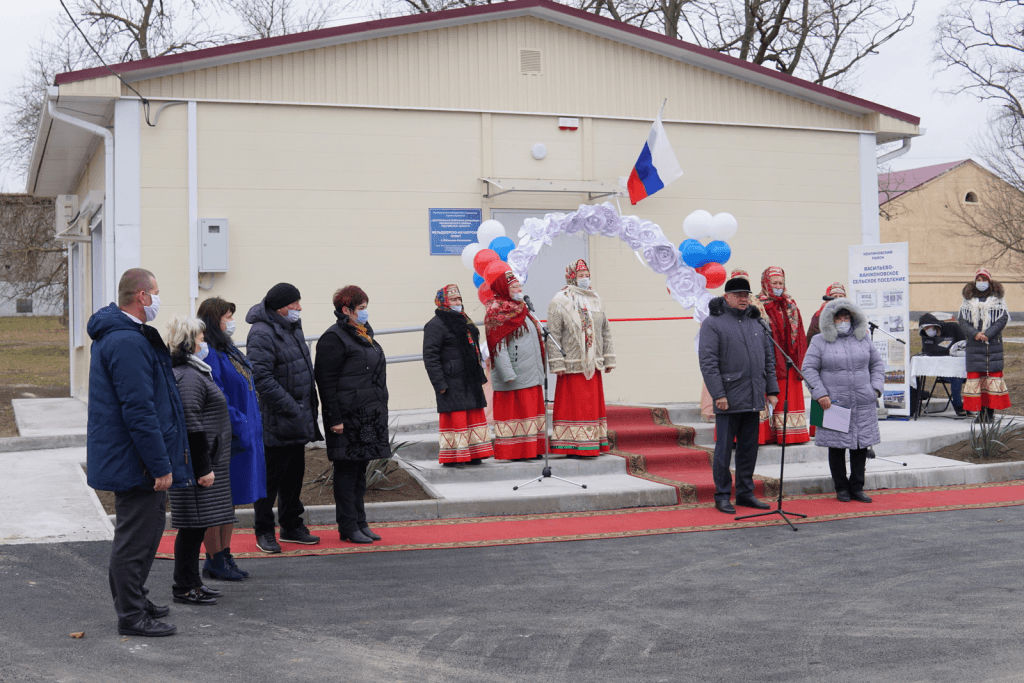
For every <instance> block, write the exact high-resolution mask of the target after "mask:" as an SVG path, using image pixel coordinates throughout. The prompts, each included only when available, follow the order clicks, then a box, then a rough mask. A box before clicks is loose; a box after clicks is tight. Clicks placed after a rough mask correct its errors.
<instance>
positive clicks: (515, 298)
mask: <svg viewBox="0 0 1024 683" xmlns="http://www.w3.org/2000/svg"><path fill="white" fill-rule="evenodd" d="M524 296H526V295H525V294H523V293H522V292H519V293H518V294H513V295H512V300H513V301H522V300H523V297H524Z"/></svg>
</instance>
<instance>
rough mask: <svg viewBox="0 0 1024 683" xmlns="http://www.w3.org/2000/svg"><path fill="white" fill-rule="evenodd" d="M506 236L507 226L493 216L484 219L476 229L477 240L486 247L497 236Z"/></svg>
mask: <svg viewBox="0 0 1024 683" xmlns="http://www.w3.org/2000/svg"><path fill="white" fill-rule="evenodd" d="M504 236H505V226H504V225H502V224H501V223H499V222H498V221H496V220H494V219H493V218H492V219H490V220H486V221H484V222H483V223H481V224H480V227H479V228H477V229H476V241H477V242H479V243H480V244H482V245H484V248H485V249H486V248H487V245H489V244H490V243H491V241H492V240H493V239H494V238H495V237H504Z"/></svg>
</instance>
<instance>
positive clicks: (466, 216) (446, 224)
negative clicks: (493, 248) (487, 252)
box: [430, 209, 487, 256]
mask: <svg viewBox="0 0 1024 683" xmlns="http://www.w3.org/2000/svg"><path fill="white" fill-rule="evenodd" d="M482 214H483V212H482V211H481V210H480V209H430V255H431V256H451V255H453V254H454V255H456V256H457V255H459V254H461V253H462V250H463V249H464V248H465V247H466V245H467V244H472V243H473V242H476V231H477V228H479V227H480V221H481V220H482V218H483V216H482ZM484 246H487V245H484Z"/></svg>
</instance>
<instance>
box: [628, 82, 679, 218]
mask: <svg viewBox="0 0 1024 683" xmlns="http://www.w3.org/2000/svg"><path fill="white" fill-rule="evenodd" d="M667 101H668V100H665V102H667ZM665 102H662V103H661V109H660V110H658V118H657V119H655V120H654V125H653V126H651V132H650V133H649V134H648V135H647V142H646V143H645V144H644V149H643V151H642V152H640V158H639V159H637V160H636V165H634V166H633V172H632V173H630V174H629V182H627V183H626V189H628V190H629V201H630V202H631V203H633V204H636V203H637V202H639V201H640V200H641V199H643V198H645V197H650V196H651V195H652V194H654V193H655V192H657V191H658V190H660V189H661V188H663V187H665V186H666V185H668V184H669V183H671V182H672V181H673V180H676V179H678V178H680V177H682V175H683V169H682V168H680V167H679V161H677V160H676V155H675V153H673V152H672V145H671V144H669V141H668V136H667V135H665V127H664V126H663V125H662V124H661V115H662V114H663V113H664V111H665Z"/></svg>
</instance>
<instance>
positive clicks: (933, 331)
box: [924, 327, 939, 337]
mask: <svg viewBox="0 0 1024 683" xmlns="http://www.w3.org/2000/svg"><path fill="white" fill-rule="evenodd" d="M924 333H925V334H927V335H928V336H929V337H934V336H937V335H938V334H939V331H938V330H937V329H935V328H934V327H929V328H928V329H927V330H925V331H924Z"/></svg>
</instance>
